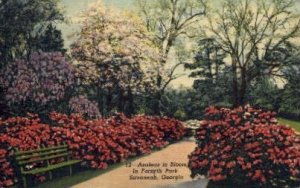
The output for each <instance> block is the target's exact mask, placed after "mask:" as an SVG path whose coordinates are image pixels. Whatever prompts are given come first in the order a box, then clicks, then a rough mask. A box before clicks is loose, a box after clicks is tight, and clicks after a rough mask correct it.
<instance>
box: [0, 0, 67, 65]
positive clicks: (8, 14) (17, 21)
mask: <svg viewBox="0 0 300 188" xmlns="http://www.w3.org/2000/svg"><path fill="white" fill-rule="evenodd" d="M57 20H61V21H62V20H64V17H63V15H62V13H61V12H60V10H59V8H58V0H39V1H37V0H3V1H0V25H1V32H0V59H1V66H3V64H5V63H7V62H9V61H11V60H13V59H16V58H23V57H27V56H28V55H29V54H30V53H31V51H32V50H33V49H35V46H34V41H35V39H36V38H39V36H38V35H40V34H41V33H44V32H45V31H46V30H47V27H48V26H49V24H51V23H52V22H54V21H57Z"/></svg>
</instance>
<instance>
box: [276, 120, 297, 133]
mask: <svg viewBox="0 0 300 188" xmlns="http://www.w3.org/2000/svg"><path fill="white" fill-rule="evenodd" d="M278 120H279V123H280V124H283V125H288V126H289V127H291V128H294V129H295V130H296V131H297V132H300V122H299V121H294V120H289V119H285V118H278Z"/></svg>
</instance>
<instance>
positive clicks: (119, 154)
mask: <svg viewBox="0 0 300 188" xmlns="http://www.w3.org/2000/svg"><path fill="white" fill-rule="evenodd" d="M50 119H51V121H52V123H51V125H49V124H43V123H41V121H40V119H39V118H38V117H37V116H36V115H32V114H29V116H28V117H16V118H9V119H7V120H0V164H1V166H0V187H6V186H9V185H12V184H14V182H15V180H16V173H15V171H14V169H15V168H14V167H13V153H14V149H19V150H22V151H23V150H30V149H37V148H38V147H40V146H41V145H44V146H52V145H57V144H62V143H63V142H66V143H67V144H68V146H69V148H70V150H71V155H72V157H73V158H77V159H82V160H83V161H82V165H85V166H87V167H91V168H98V169H104V168H106V167H107V166H108V165H110V164H113V163H116V162H120V161H124V160H126V159H127V158H129V157H132V156H137V155H141V154H146V153H150V152H151V150H152V149H156V148H162V147H164V146H166V145H167V144H168V142H174V141H176V140H179V139H181V138H182V137H183V136H184V134H185V129H184V127H183V125H182V124H181V123H180V122H179V121H176V120H173V119H169V118H159V117H150V116H136V117H133V118H131V119H129V118H126V117H125V116H123V115H118V116H115V117H112V118H110V119H96V120H85V119H84V118H82V116H81V115H70V116H68V115H65V114H59V113H56V112H53V113H51V114H50ZM58 160H60V159H58ZM53 162H54V163H55V162H58V161H57V160H56V161H53ZM40 165H43V164H40V163H39V164H33V166H32V167H30V168H35V167H37V166H40ZM44 179H45V177H43V176H37V177H36V180H44Z"/></svg>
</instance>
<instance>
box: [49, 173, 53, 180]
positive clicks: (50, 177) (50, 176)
mask: <svg viewBox="0 0 300 188" xmlns="http://www.w3.org/2000/svg"><path fill="white" fill-rule="evenodd" d="M49 179H50V180H52V172H51V171H49Z"/></svg>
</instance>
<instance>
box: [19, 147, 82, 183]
mask: <svg viewBox="0 0 300 188" xmlns="http://www.w3.org/2000/svg"><path fill="white" fill-rule="evenodd" d="M59 158H61V159H62V158H63V159H64V161H62V162H59V163H56V164H51V163H50V161H51V160H55V159H59ZM15 162H16V165H17V167H18V175H19V177H20V178H21V179H22V182H23V187H24V188H26V187H27V178H26V177H27V176H30V175H35V174H41V173H45V172H49V179H50V180H51V179H52V171H53V170H55V169H58V168H62V167H67V166H69V173H70V175H72V165H73V164H76V163H79V162H80V160H71V159H70V155H69V151H68V145H66V144H64V145H58V146H52V147H41V148H39V149H36V150H30V151H18V150H16V152H15ZM33 163H43V165H42V167H34V168H33V169H30V168H29V169H28V167H30V165H32V164H33Z"/></svg>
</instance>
